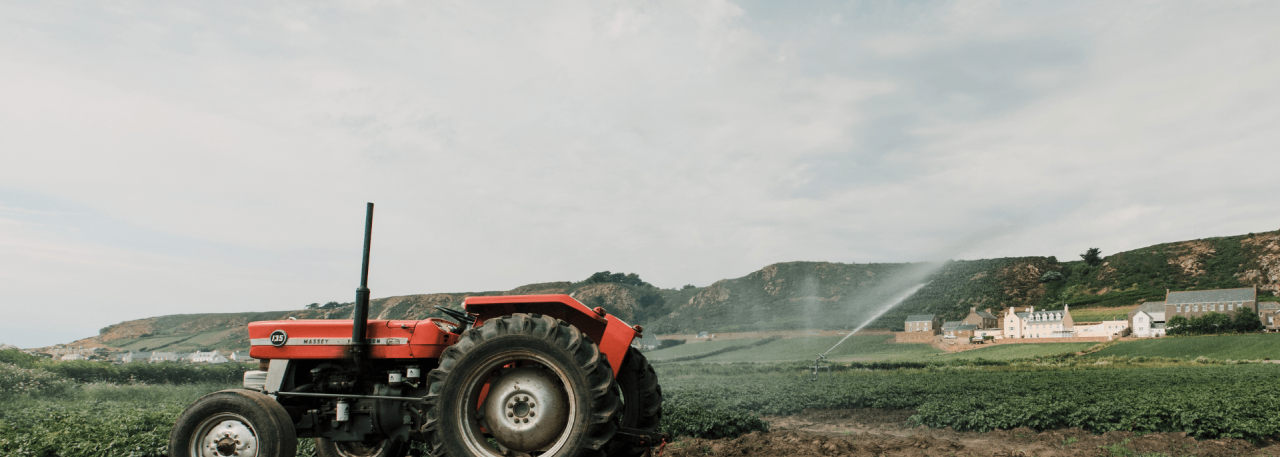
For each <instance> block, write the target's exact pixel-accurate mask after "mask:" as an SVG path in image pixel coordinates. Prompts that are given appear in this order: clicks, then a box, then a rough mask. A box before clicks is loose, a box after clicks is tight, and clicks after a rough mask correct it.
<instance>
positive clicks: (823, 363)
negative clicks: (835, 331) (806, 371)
mask: <svg viewBox="0 0 1280 457" xmlns="http://www.w3.org/2000/svg"><path fill="white" fill-rule="evenodd" d="M810 368H811V369H812V373H810V374H812V375H813V377H812V378H810V379H809V380H810V381H817V380H818V372H819V371H820V370H823V369H826V370H827V379H833V378H835V375H833V374H831V364H830V363H828V362H827V355H826V354H818V358H816V359H813V366H812V367H810Z"/></svg>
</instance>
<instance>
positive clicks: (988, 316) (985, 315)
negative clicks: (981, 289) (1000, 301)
mask: <svg viewBox="0 0 1280 457" xmlns="http://www.w3.org/2000/svg"><path fill="white" fill-rule="evenodd" d="M975 312H976V313H978V316H979V317H981V318H983V319H997V317H996V315H995V314H991V313H988V312H986V311H975Z"/></svg>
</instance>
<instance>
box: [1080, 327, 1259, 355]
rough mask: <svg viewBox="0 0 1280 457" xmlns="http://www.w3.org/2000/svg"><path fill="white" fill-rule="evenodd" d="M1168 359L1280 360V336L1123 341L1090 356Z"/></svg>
mask: <svg viewBox="0 0 1280 457" xmlns="http://www.w3.org/2000/svg"><path fill="white" fill-rule="evenodd" d="M1113 355H1114V356H1126V357H1169V358H1180V359H1194V358H1196V357H1207V358H1210V359H1219V360H1259V359H1262V358H1265V357H1271V358H1275V357H1277V356H1280V335H1278V334H1269V333H1259V334H1253V335H1206V336H1184V337H1165V338H1152V339H1141V340H1135V341H1121V342H1119V343H1116V344H1114V345H1112V346H1110V347H1108V348H1106V349H1103V350H1101V351H1098V352H1095V353H1093V354H1089V356H1091V357H1107V356H1113Z"/></svg>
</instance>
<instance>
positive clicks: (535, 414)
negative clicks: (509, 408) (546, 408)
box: [529, 411, 538, 417]
mask: <svg viewBox="0 0 1280 457" xmlns="http://www.w3.org/2000/svg"><path fill="white" fill-rule="evenodd" d="M537 415H538V413H535V412H533V411H529V417H533V416H537Z"/></svg>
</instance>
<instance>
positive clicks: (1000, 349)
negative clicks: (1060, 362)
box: [920, 343, 1098, 362]
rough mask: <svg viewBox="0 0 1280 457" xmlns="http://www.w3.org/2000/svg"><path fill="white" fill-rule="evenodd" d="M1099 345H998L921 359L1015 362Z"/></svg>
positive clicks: (933, 360)
mask: <svg viewBox="0 0 1280 457" xmlns="http://www.w3.org/2000/svg"><path fill="white" fill-rule="evenodd" d="M1095 344H1098V343H1026V344H997V345H992V346H991V347H986V348H982V349H973V350H969V351H964V352H953V353H950V354H936V355H932V356H928V357H924V358H922V359H920V361H922V362H941V361H947V360H974V359H986V360H1013V359H1026V358H1034V357H1044V356H1049V355H1057V354H1062V353H1068V352H1080V351H1083V350H1085V349H1088V348H1089V347H1091V346H1093V345H1095Z"/></svg>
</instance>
